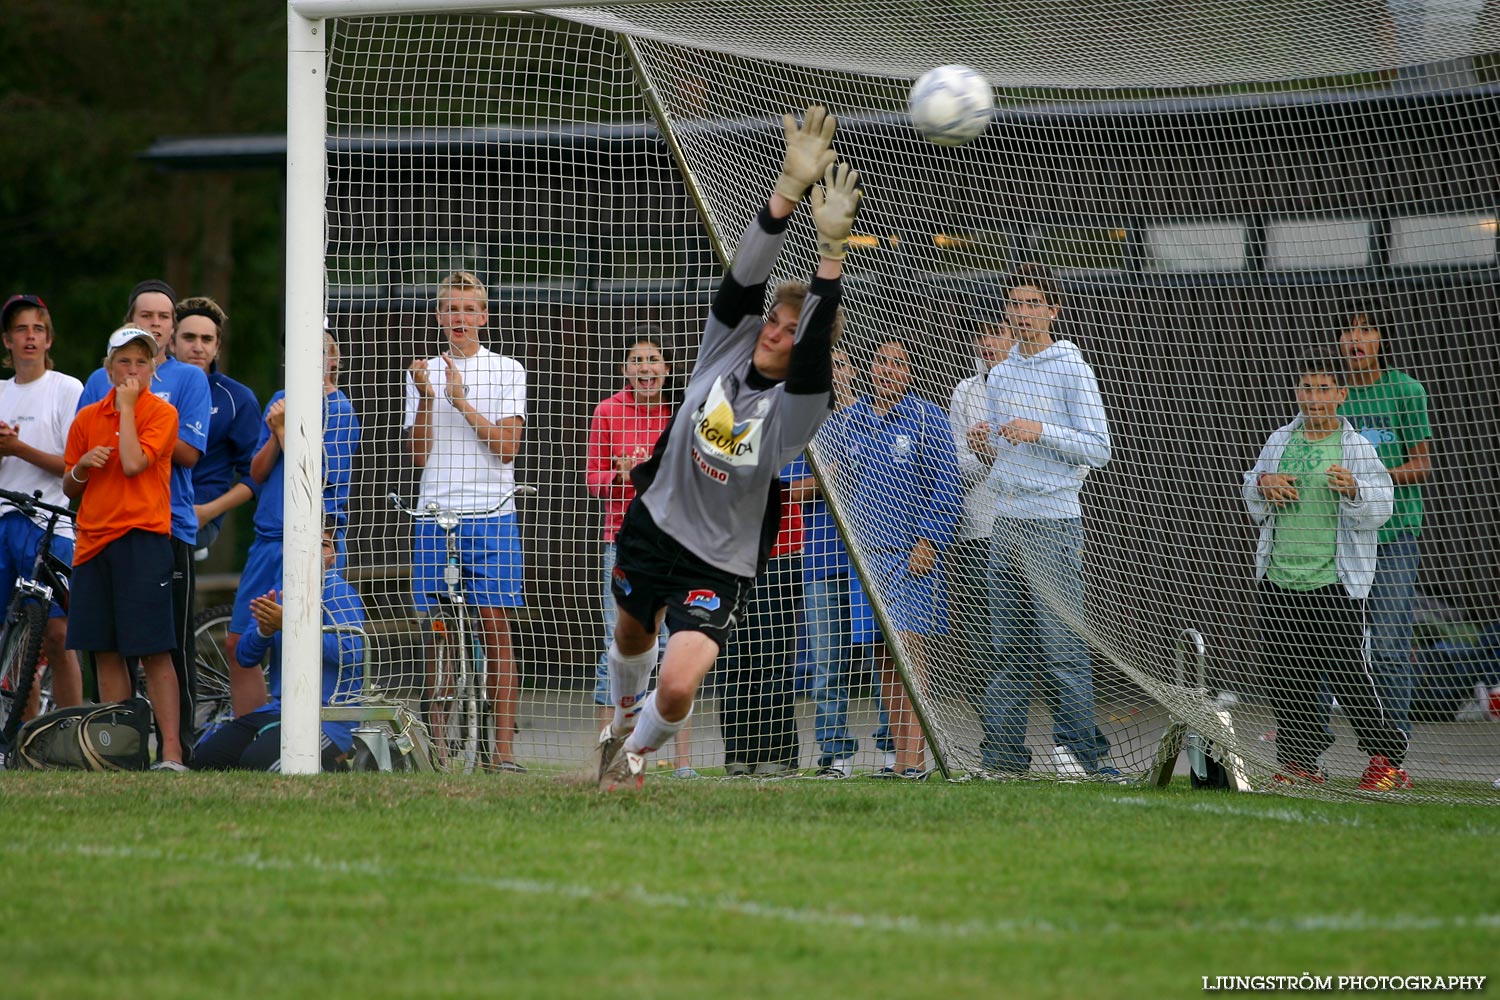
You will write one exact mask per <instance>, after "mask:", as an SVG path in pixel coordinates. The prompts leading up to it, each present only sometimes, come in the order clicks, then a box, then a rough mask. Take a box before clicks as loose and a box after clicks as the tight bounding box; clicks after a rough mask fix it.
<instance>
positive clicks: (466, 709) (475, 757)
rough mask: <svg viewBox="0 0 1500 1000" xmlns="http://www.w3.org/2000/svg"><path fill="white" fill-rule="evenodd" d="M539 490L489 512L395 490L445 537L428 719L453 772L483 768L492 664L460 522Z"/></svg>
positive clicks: (524, 490)
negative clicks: (471, 599)
mask: <svg viewBox="0 0 1500 1000" xmlns="http://www.w3.org/2000/svg"><path fill="white" fill-rule="evenodd" d="M536 492H537V491H536V487H535V486H524V485H517V486H516V487H515V488H514V489H511V490H510V491H508V492H507V493H506V494H505V495H504V496H503V497H501V498H500V502H499V503H497V504H496V505H495V506H493V507H491V508H490V509H489V510H448V509H446V508H442V507H439V506H438V505H437V504H436V503H429V504H428V505H427V506H426V507H424V508H422V509H420V510H419V509H417V508H415V507H408V506H407V505H406V504H405V503H403V502H402V500H401V497H400V496H398V495H397V494H395V493H392V494H390V501H391V506H392V507H395V508H396V509H397V510H399V511H401V513H403V514H406V515H407V516H409V517H411V518H412V519H413V520H430V521H432V522H433V523H435V524H436V525H437V526H438V528H439V530H441V531H442V532H443V536H444V539H445V545H446V552H447V556H446V560H445V562H444V565H443V589H442V590H440V591H438V592H437V593H434V594H432V595H431V596H432V598H433V599H434V600H435V601H436V604H435V605H434V609H433V612H432V615H431V617H430V618H429V619H428V622H427V628H428V630H429V632H430V634H429V636H428V641H427V651H428V654H429V656H430V660H429V663H430V664H431V667H430V673H429V677H428V690H427V699H426V703H427V704H428V706H429V709H428V711H429V713H430V714H429V717H428V718H427V720H426V722H427V726H428V731H429V732H430V733H431V735H432V743H433V749H434V750H435V751H436V753H437V755H438V759H439V762H440V766H442V767H444V768H446V769H447V770H452V771H462V772H463V773H464V774H472V773H473V771H474V769H475V768H476V767H478V766H479V761H480V752H481V749H482V747H483V740H484V737H485V735H486V732H485V729H486V726H485V722H486V716H487V715H488V712H487V708H488V701H487V696H488V690H489V687H488V677H487V672H486V663H485V660H484V656H483V655H482V654H480V653H477V652H476V651H475V639H476V638H477V633H476V632H475V631H474V627H473V624H472V616H471V615H470V613H469V603H468V600H467V599H466V598H465V596H464V586H463V560H462V557H461V556H460V555H459V551H458V534H457V532H458V525H459V523H460V522H461V521H464V520H466V519H469V518H480V517H492V516H494V515H495V514H498V513H499V512H500V509H501V508H502V507H504V506H505V505H506V504H507V503H509V502H510V500H511V499H512V498H514V497H531V496H536Z"/></svg>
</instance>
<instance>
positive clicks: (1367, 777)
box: [1359, 754, 1411, 792]
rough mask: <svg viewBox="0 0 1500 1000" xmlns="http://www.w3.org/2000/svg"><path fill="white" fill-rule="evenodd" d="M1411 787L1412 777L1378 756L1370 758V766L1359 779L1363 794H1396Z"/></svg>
mask: <svg viewBox="0 0 1500 1000" xmlns="http://www.w3.org/2000/svg"><path fill="white" fill-rule="evenodd" d="M1410 787H1411V776H1410V775H1409V774H1407V773H1406V772H1405V771H1404V770H1402V769H1401V768H1399V767H1397V766H1396V765H1394V764H1392V763H1391V762H1390V760H1389V759H1387V758H1385V757H1381V756H1379V755H1378V754H1377V755H1376V756H1374V757H1371V758H1370V766H1369V767H1366V768H1365V773H1364V776H1363V777H1361V778H1360V779H1359V788H1360V791H1363V792H1394V791H1396V790H1397V789H1401V788H1410Z"/></svg>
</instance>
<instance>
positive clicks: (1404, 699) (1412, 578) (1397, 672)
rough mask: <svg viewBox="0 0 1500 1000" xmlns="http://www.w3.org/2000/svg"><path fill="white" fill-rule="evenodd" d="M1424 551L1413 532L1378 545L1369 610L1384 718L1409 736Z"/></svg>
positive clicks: (1376, 686)
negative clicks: (1413, 644)
mask: <svg viewBox="0 0 1500 1000" xmlns="http://www.w3.org/2000/svg"><path fill="white" fill-rule="evenodd" d="M1421 565H1422V554H1421V552H1420V550H1419V549H1418V547H1417V539H1416V536H1415V535H1412V534H1409V533H1406V532H1403V533H1402V534H1400V535H1397V536H1396V537H1395V538H1393V539H1392V540H1391V541H1389V542H1384V543H1382V544H1381V546H1380V548H1379V554H1378V555H1377V557H1376V562H1375V585H1374V586H1373V587H1372V588H1370V597H1369V600H1368V601H1367V602H1366V607H1368V608H1369V614H1370V651H1371V653H1372V654H1373V662H1372V663H1371V664H1370V666H1371V669H1372V670H1373V672H1374V675H1375V689H1376V691H1378V692H1379V694H1380V701H1381V703H1382V707H1384V709H1385V714H1386V717H1387V718H1389V719H1390V720H1391V721H1392V722H1394V723H1395V724H1396V726H1397V728H1399V729H1400V730H1401V731H1402V732H1403V733H1405V734H1406V735H1408V736H1410V735H1411V692H1412V684H1413V680H1414V673H1415V670H1414V667H1413V665H1412V650H1411V641H1412V621H1413V618H1414V612H1413V605H1414V604H1415V603H1416V598H1417V570H1418V569H1419V568H1420V567H1421Z"/></svg>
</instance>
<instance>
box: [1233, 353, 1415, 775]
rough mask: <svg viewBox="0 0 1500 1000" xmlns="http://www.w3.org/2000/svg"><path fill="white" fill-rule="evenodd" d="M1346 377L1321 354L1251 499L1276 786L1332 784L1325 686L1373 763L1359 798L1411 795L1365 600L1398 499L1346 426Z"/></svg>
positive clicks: (1310, 360) (1308, 370) (1251, 485)
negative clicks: (1376, 677)
mask: <svg viewBox="0 0 1500 1000" xmlns="http://www.w3.org/2000/svg"><path fill="white" fill-rule="evenodd" d="M1347 394H1348V390H1347V388H1346V387H1345V384H1344V371H1343V366H1342V365H1341V364H1340V363H1339V362H1338V361H1337V360H1336V359H1334V358H1333V356H1332V355H1331V354H1323V353H1314V354H1310V355H1309V356H1307V357H1306V358H1305V359H1304V360H1303V361H1302V363H1301V364H1300V365H1299V367H1298V381H1297V406H1298V409H1299V411H1300V413H1299V415H1298V416H1297V418H1296V419H1295V420H1293V421H1292V422H1291V423H1289V424H1287V425H1286V426H1284V427H1281V428H1279V429H1278V430H1276V431H1275V432H1273V433H1272V434H1271V436H1270V438H1269V439H1268V440H1267V441H1266V444H1265V447H1264V448H1262V449H1261V453H1260V458H1259V459H1258V460H1257V461H1256V463H1255V467H1254V468H1252V469H1251V470H1250V471H1249V472H1247V473H1245V481H1244V487H1243V494H1244V498H1245V506H1246V508H1247V509H1248V510H1249V512H1250V517H1251V519H1252V520H1253V521H1254V522H1255V523H1256V524H1258V525H1260V540H1259V544H1258V545H1257V546H1256V553H1255V577H1256V579H1257V580H1258V581H1260V582H1259V585H1258V588H1257V589H1258V594H1259V599H1260V619H1261V648H1262V650H1263V653H1262V657H1263V665H1264V667H1265V672H1266V678H1267V681H1268V682H1269V686H1270V695H1271V706H1272V710H1273V711H1274V712H1275V715H1276V764H1277V771H1276V775H1275V781H1276V782H1278V783H1283V784H1298V783H1312V784H1322V783H1323V782H1324V781H1325V780H1326V778H1325V775H1324V774H1323V771H1322V770H1321V768H1319V766H1318V757H1319V756H1320V755H1321V754H1322V753H1323V751H1325V750H1327V749H1328V747H1329V746H1331V745H1332V743H1333V737H1332V736H1331V735H1330V734H1329V733H1328V731H1327V729H1326V728H1325V727H1324V726H1323V724H1322V712H1321V711H1320V710H1319V707H1318V685H1319V681H1320V680H1322V681H1324V682H1326V684H1327V686H1328V688H1329V689H1330V690H1331V691H1332V693H1333V695H1334V697H1335V698H1337V699H1338V701H1339V704H1340V705H1342V706H1343V707H1344V711H1345V713H1346V714H1347V715H1348V718H1349V722H1350V724H1351V725H1352V726H1353V727H1354V732H1355V736H1356V738H1357V739H1358V741H1359V748H1360V752H1361V753H1363V754H1365V755H1367V756H1368V757H1369V758H1370V763H1369V766H1368V767H1366V769H1365V772H1364V775H1363V776H1362V777H1361V779H1360V783H1359V787H1360V788H1361V789H1363V790H1366V791H1392V790H1394V789H1398V788H1409V787H1411V779H1410V778H1409V777H1408V776H1407V773H1406V772H1405V771H1404V770H1402V768H1401V762H1402V760H1403V758H1404V757H1405V756H1406V748H1407V740H1406V735H1405V734H1404V733H1403V732H1402V731H1401V729H1400V728H1399V727H1397V726H1396V725H1395V723H1394V722H1393V721H1392V720H1391V718H1390V717H1389V716H1388V715H1387V714H1386V712H1385V710H1384V707H1383V706H1382V705H1381V702H1380V697H1379V695H1378V694H1377V692H1376V689H1375V685H1374V683H1373V681H1372V679H1371V676H1370V672H1369V667H1368V664H1367V663H1366V662H1365V654H1364V630H1365V598H1366V597H1367V596H1368V595H1369V592H1370V585H1371V583H1372V582H1373V580H1374V576H1375V550H1376V544H1377V541H1378V539H1379V528H1380V526H1381V525H1382V524H1384V523H1385V522H1386V520H1387V519H1388V518H1389V517H1390V516H1391V504H1392V498H1393V495H1394V493H1393V488H1392V486H1391V477H1390V474H1389V473H1387V472H1386V469H1385V466H1384V465H1383V464H1382V463H1381V461H1380V456H1379V455H1377V454H1376V452H1375V449H1374V448H1373V447H1372V446H1371V445H1370V443H1369V442H1368V441H1366V440H1365V439H1364V437H1362V436H1361V435H1360V434H1359V432H1358V431H1356V430H1355V429H1354V428H1353V426H1351V425H1350V423H1349V421H1347V420H1345V419H1344V418H1343V417H1340V416H1339V415H1338V408H1339V405H1340V404H1341V403H1343V401H1344V397H1345V396H1346V395H1347Z"/></svg>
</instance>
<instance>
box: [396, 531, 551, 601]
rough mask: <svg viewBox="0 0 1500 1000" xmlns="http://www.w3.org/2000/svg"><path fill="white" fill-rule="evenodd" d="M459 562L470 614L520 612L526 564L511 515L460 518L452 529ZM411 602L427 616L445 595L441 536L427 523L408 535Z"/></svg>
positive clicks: (444, 549) (445, 559)
mask: <svg viewBox="0 0 1500 1000" xmlns="http://www.w3.org/2000/svg"><path fill="white" fill-rule="evenodd" d="M454 537H455V538H456V539H457V542H458V558H459V561H460V562H461V563H462V564H463V584H462V586H463V590H464V600H465V601H466V602H467V603H468V605H469V606H470V607H472V608H519V607H522V606H524V605H525V604H526V598H525V597H524V595H523V593H522V577H523V571H524V569H525V562H524V560H523V557H522V553H521V530H520V528H519V527H518V526H517V523H516V515H514V514H502V515H501V516H499V517H477V518H465V519H464V520H462V521H459V522H458V527H457V528H455V529H454ZM412 545H413V552H412V560H411V562H412V565H411V597H412V603H413V604H415V605H416V606H417V610H418V611H424V612H425V611H430V610H432V606H433V605H434V604H436V603H437V599H436V597H435V596H434V595H437V594H441V593H446V592H447V589H448V588H447V585H446V584H444V583H443V567H444V566H446V565H447V562H448V548H447V539H446V537H445V536H444V534H443V530H442V529H441V528H439V527H438V526H437V525H436V524H434V523H433V522H432V521H429V520H421V521H418V522H417V523H416V526H415V528H414V530H413V532H412Z"/></svg>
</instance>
